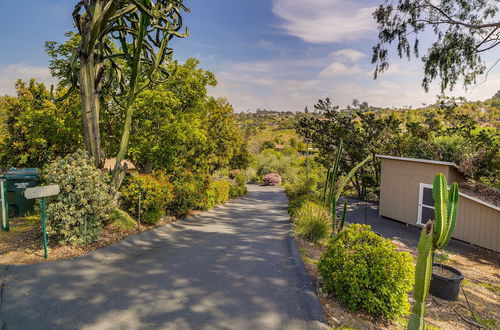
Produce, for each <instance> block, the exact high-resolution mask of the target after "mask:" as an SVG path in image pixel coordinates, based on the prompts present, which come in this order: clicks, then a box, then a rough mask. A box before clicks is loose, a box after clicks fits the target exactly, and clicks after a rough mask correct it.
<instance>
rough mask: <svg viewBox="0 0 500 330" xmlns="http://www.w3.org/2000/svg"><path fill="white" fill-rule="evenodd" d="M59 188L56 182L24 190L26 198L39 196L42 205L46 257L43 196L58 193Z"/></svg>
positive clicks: (45, 220)
mask: <svg viewBox="0 0 500 330" xmlns="http://www.w3.org/2000/svg"><path fill="white" fill-rule="evenodd" d="M60 191H61V189H60V188H59V186H58V185H57V184H55V185H51V186H40V187H33V188H27V189H26V190H25V191H24V197H26V199H33V198H41V199H42V201H41V204H42V205H41V206H42V233H43V252H44V257H45V258H47V219H46V217H45V197H48V196H54V195H57V194H59V192H60Z"/></svg>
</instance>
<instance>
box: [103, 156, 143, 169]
mask: <svg viewBox="0 0 500 330" xmlns="http://www.w3.org/2000/svg"><path fill="white" fill-rule="evenodd" d="M115 164H116V158H108V159H106V160H105V161H104V168H105V169H107V170H113V169H114V168H115ZM125 164H126V165H127V168H128V169H129V170H135V169H136V167H135V165H134V163H132V162H131V161H130V160H126V159H124V160H122V164H121V165H122V166H125Z"/></svg>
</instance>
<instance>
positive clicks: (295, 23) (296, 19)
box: [273, 0, 376, 43]
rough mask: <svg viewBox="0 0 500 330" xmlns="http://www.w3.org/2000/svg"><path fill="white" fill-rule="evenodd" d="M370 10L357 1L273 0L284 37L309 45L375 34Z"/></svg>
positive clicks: (355, 38)
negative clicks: (284, 33)
mask: <svg viewBox="0 0 500 330" xmlns="http://www.w3.org/2000/svg"><path fill="white" fill-rule="evenodd" d="M373 11H374V8H373V7H365V6H362V5H360V4H359V2H357V1H349V0H315V1H314V5H311V2H309V1H304V0H273V13H274V14H275V15H276V16H278V17H279V18H281V19H282V20H283V23H282V25H281V28H282V29H283V30H284V31H285V32H286V33H288V34H290V35H292V36H295V37H298V38H300V39H302V40H304V41H307V42H311V43H339V42H345V41H353V40H359V39H361V38H363V37H365V36H367V35H372V34H373V33H374V32H375V31H376V28H375V22H374V20H373V17H372V12H373Z"/></svg>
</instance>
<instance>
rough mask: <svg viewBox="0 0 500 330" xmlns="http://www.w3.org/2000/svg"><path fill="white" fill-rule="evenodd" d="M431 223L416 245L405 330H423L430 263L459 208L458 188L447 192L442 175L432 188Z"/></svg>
mask: <svg viewBox="0 0 500 330" xmlns="http://www.w3.org/2000/svg"><path fill="white" fill-rule="evenodd" d="M432 197H433V199H434V220H431V221H428V222H427V224H426V225H425V226H424V228H422V233H421V234H420V240H419V242H418V258H417V266H416V269H415V290H414V297H415V304H414V306H413V311H412V314H411V317H410V321H409V322H408V329H412V330H415V329H424V328H425V308H426V299H427V295H428V292H429V286H430V282H431V274H432V262H433V257H434V252H435V251H436V249H444V248H445V247H446V245H447V244H448V242H449V241H450V238H451V234H452V232H453V229H454V228H455V223H456V219H457V208H458V185H457V184H456V183H453V184H452V185H451V186H450V191H449V192H448V184H447V182H446V177H445V176H444V174H441V173H439V174H437V175H436V176H435V177H434V183H433V187H432Z"/></svg>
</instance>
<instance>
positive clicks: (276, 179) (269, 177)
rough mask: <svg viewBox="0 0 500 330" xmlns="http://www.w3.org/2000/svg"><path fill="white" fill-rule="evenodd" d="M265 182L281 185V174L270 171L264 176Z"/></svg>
mask: <svg viewBox="0 0 500 330" xmlns="http://www.w3.org/2000/svg"><path fill="white" fill-rule="evenodd" d="M264 184H265V185H267V186H279V185H280V184H281V176H280V175H279V174H278V173H269V174H266V175H265V176H264Z"/></svg>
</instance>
